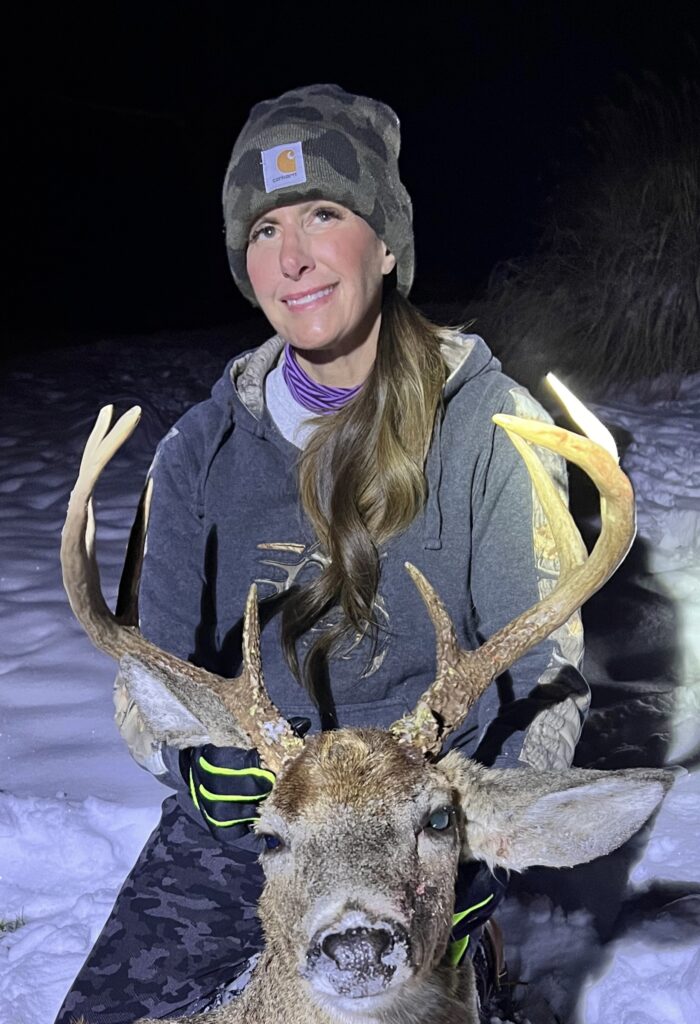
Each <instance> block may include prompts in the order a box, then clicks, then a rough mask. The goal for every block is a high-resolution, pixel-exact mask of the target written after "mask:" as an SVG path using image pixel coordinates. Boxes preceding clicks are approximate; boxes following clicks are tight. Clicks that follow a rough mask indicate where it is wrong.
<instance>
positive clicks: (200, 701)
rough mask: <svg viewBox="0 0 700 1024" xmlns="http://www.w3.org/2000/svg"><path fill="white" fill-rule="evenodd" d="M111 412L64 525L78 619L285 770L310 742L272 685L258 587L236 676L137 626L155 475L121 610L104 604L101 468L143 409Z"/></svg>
mask: <svg viewBox="0 0 700 1024" xmlns="http://www.w3.org/2000/svg"><path fill="white" fill-rule="evenodd" d="M112 412H113V408H112V406H111V405H109V406H105V407H104V408H103V409H102V410H101V411H100V414H99V416H98V417H97V421H96V423H95V426H94V427H93V430H92V433H91V434H90V437H89V439H88V442H87V444H86V445H85V451H84V453H83V458H82V461H81V464H80V472H79V474H78V479H77V481H76V484H75V487H74V489H73V492H72V494H71V496H70V501H69V503H68V513H67V516H66V522H65V526H64V527H63V534H62V540H61V565H62V568H63V585H64V587H65V589H66V593H67V594H68V600H69V601H70V604H71V607H72V609H73V611H74V613H75V616H76V618H77V619H78V621H79V622H80V624H81V625H82V626H83V628H84V629H85V631H86V633H87V634H88V636H89V637H90V639H91V640H92V642H93V643H94V644H95V646H96V647H98V648H100V650H102V651H104V652H105V653H106V654H110V655H111V656H112V657H114V658H116V659H117V660H119V662H120V665H121V667H122V670H123V671H124V672H125V673H126V675H127V677H129V678H132V679H134V678H135V679H138V678H139V677H140V676H143V675H145V676H148V677H151V678H153V677H155V678H157V679H158V680H159V681H160V682H161V683H162V685H163V686H164V687H165V688H166V690H167V691H168V692H169V693H171V694H172V695H173V696H174V697H175V699H176V700H177V701H178V702H179V704H181V705H183V706H184V707H185V708H186V709H187V711H189V712H190V714H191V715H192V716H193V718H194V720H195V721H196V722H197V723H201V724H202V725H203V726H204V728H205V730H206V732H207V733H208V735H209V737H210V738H211V740H212V742H214V743H217V744H219V745H235V746H246V747H248V746H254V747H257V748H258V751H259V753H260V756H261V758H262V760H263V761H264V762H265V763H266V764H267V765H268V767H269V768H270V769H271V770H272V771H275V772H278V771H279V770H280V769H281V768H282V767H283V766H284V764H285V763H286V762H287V761H288V760H289V759H290V758H291V757H294V756H295V755H296V754H298V753H299V751H300V750H301V748H302V746H303V740H300V739H299V738H298V737H297V736H295V735H294V733H293V732H292V729H291V727H290V726H289V723H288V722H287V721H286V720H285V719H284V718H283V717H282V715H281V714H280V713H279V711H278V710H277V708H276V707H275V705H274V704H273V703H272V701H271V700H270V698H269V697H268V695H267V692H266V690H265V683H264V680H263V674H262V666H261V662H260V624H259V620H258V606H257V596H256V588H255V586H254V585H253V586H252V587H251V588H250V591H249V593H248V600H247V602H246V609H245V618H244V625H243V668H242V670H241V674H240V675H239V676H237V678H236V679H224V678H222V677H221V676H218V675H215V674H214V673H212V672H207V671H206V670H205V669H202V668H199V667H197V666H195V665H192V664H190V662H187V661H182V660H181V659H180V658H176V657H175V656H174V655H172V654H169V653H168V652H167V651H163V650H161V649H160V648H158V647H156V646H155V645H154V644H152V643H150V641H148V640H146V639H145V638H144V637H143V636H142V635H141V633H140V632H139V630H138V629H137V627H136V625H135V622H136V621H137V616H136V600H137V588H138V578H139V576H140V567H141V561H142V558H143V540H144V538H145V534H146V525H147V520H148V509H149V505H150V494H151V481H150V480H149V482H148V484H147V485H146V489H145V490H144V495H143V497H142V500H141V503H140V505H139V512H138V513H137V517H136V521H135V523H134V527H133V529H132V540H131V541H130V543H129V553H128V555H127V565H126V566H125V577H126V579H125V578H124V577H123V578H122V585H121V587H120V599H119V603H118V609H119V614H117V615H115V614H113V613H112V612H111V611H110V609H109V608H108V606H107V603H106V602H105V599H104V597H103V595H102V590H101V586H100V574H99V569H98V567H97V561H96V558H95V519H94V514H93V509H92V494H93V491H94V489H95V485H96V483H97V480H98V478H99V476H100V473H101V472H102V470H103V469H104V467H105V466H106V465H107V463H108V462H109V461H110V459H111V458H112V457H113V455H114V454H115V453H116V452H117V451H118V450H119V448H121V446H122V445H123V444H124V442H125V441H126V440H127V439H128V438H129V437H130V436H131V434H132V433H133V431H134V429H135V427H136V425H137V423H138V421H139V418H140V416H141V410H140V408H139V407H138V406H134V407H133V408H132V409H129V411H128V412H126V413H124V415H123V416H122V417H121V418H120V419H119V420H118V421H117V422H116V424H115V425H114V426H113V427H112V429H111V430H110V429H109V428H110V424H111V422H112ZM132 541H134V543H132ZM121 606H123V608H124V610H123V611H122V607H121Z"/></svg>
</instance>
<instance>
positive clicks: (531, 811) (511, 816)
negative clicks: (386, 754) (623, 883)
mask: <svg viewBox="0 0 700 1024" xmlns="http://www.w3.org/2000/svg"><path fill="white" fill-rule="evenodd" d="M471 767H476V768H477V771H476V772H474V773H472V772H471V771H468V772H467V773H465V781H466V783H467V785H466V787H465V789H464V790H461V789H460V790H459V791H460V795H461V796H462V807H463V811H464V815H465V837H466V845H467V849H468V851H469V853H470V855H471V856H473V857H476V858H478V859H480V860H485V861H487V862H488V863H489V864H491V865H495V864H498V865H501V866H502V867H505V868H510V869H512V870H515V871H522V870H523V869H524V868H527V867H532V866H534V865H540V866H543V867H557V868H560V867H572V866H573V865H574V864H583V863H586V862H587V861H590V860H594V859H595V858H596V857H602V856H603V855H604V854H606V853H610V852H611V851H612V850H616V849H617V848H618V846H622V844H623V843H624V842H626V840H627V839H629V838H630V836H632V835H634V833H635V832H636V831H637V830H638V829H639V828H641V826H642V825H643V824H644V822H645V821H646V820H647V818H648V817H649V815H650V814H651V813H652V812H653V811H654V810H655V809H656V808H657V807H658V805H659V803H660V802H661V800H662V798H663V796H664V793H665V792H666V790H667V789H668V788H669V786H670V785H671V784H672V782H673V779H674V773H673V772H671V771H665V770H663V769H637V770H631V769H627V770H623V771H617V772H601V771H586V770H581V769H573V768H572V769H570V770H568V771H563V772H536V771H532V770H530V769H528V768H522V769H510V770H506V771H503V770H501V771H499V770H489V769H479V768H478V767H477V766H471Z"/></svg>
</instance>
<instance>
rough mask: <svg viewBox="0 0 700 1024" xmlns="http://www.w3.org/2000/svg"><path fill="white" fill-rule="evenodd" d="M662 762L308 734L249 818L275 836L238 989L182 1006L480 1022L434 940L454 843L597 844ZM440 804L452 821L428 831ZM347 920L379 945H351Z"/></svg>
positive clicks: (319, 1018)
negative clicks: (590, 760) (505, 764)
mask: <svg viewBox="0 0 700 1024" xmlns="http://www.w3.org/2000/svg"><path fill="white" fill-rule="evenodd" d="M672 778H673V776H672V773H671V772H669V771H664V770H655V769H640V770H624V771H617V772H602V771H587V770H580V769H569V770H565V771H561V772H544V773H542V772H537V771H534V770H531V769H528V768H525V767H523V768H521V769H511V770H497V769H488V768H484V767H482V766H480V765H478V764H476V763H474V762H472V761H469V760H467V759H465V758H463V757H461V756H460V755H459V754H456V753H451V754H448V755H447V756H446V757H445V758H444V759H443V760H442V761H440V762H439V763H437V764H430V763H429V762H428V761H426V760H425V758H423V757H422V756H421V755H420V753H419V752H417V751H416V750H415V749H412V748H410V747H403V746H400V745H399V744H398V743H397V742H396V741H395V740H394V739H393V738H392V737H391V736H390V735H389V734H387V733H386V732H382V731H380V730H374V729H367V730H341V731H338V732H333V733H322V734H320V735H317V736H314V737H312V738H311V739H310V740H309V741H308V742H307V745H306V747H305V749H304V750H303V752H302V753H301V754H300V755H299V756H298V757H297V758H296V759H295V760H294V761H293V762H292V763H291V764H290V766H289V767H288V768H287V769H286V770H285V771H284V772H283V773H282V775H281V776H280V777H279V779H278V781H277V783H276V785H275V788H274V790H273V793H272V795H271V796H270V798H269V799H268V800H267V801H266V803H265V805H264V809H263V811H262V816H261V818H260V821H259V823H258V827H257V831H258V833H259V834H260V835H261V836H266V835H268V836H269V835H273V836H277V837H279V838H280V839H281V841H282V845H281V846H280V847H279V848H278V849H272V850H268V849H266V850H265V851H264V852H263V854H262V855H261V861H262V864H263V868H264V872H265V877H266V883H265V887H264V891H263V893H262V897H261V900H260V908H259V910H260V918H261V920H262V923H263V927H264V932H265V937H266V948H265V951H264V953H263V955H262V957H261V959H260V961H259V963H258V965H257V967H256V968H255V971H254V973H253V976H252V978H251V981H250V982H249V984H248V985H247V987H246V988H245V990H244V991H243V993H242V994H241V995H240V997H239V998H238V999H237V1000H235V1001H234V1002H233V1003H231V1004H229V1005H228V1006H226V1007H223V1008H221V1009H218V1010H214V1011H209V1012H206V1013H203V1014H198V1015H195V1016H193V1017H186V1018H184V1020H185V1021H190V1022H197V1024H243V1022H245V1024H272V1022H275V1024H277V1022H280V1024H281V1022H285V1024H360V1022H363V1024H457V1022H460V1024H478V1022H479V1014H478V1009H477V1000H476V994H475V987H474V975H473V969H472V966H471V961H470V960H469V959H468V958H465V960H464V961H463V964H462V965H461V966H460V968H459V969H458V970H457V969H455V968H452V967H451V966H450V965H449V963H448V960H447V959H446V956H445V953H446V950H447V945H448V939H449V933H450V927H451V916H452V911H453V901H454V883H455V876H456V872H457V866H458V862H459V860H460V858H462V859H471V858H478V859H482V860H485V861H487V862H488V863H489V864H490V865H492V866H494V865H497V864H498V865H501V866H502V867H505V868H508V869H511V870H516V871H521V870H523V869H524V868H526V867H528V866H530V865H535V864H538V865H544V866H550V867H569V866H571V865H574V864H578V863H583V862H585V861H589V860H593V859H594V858H596V857H599V856H602V855H604V854H606V853H608V852H610V851H611V850H614V849H615V848H617V847H618V846H620V845H621V844H622V843H624V842H625V840H626V839H628V838H629V837H630V836H631V835H632V834H633V833H634V832H636V831H637V829H638V828H639V827H640V826H641V825H642V824H643V823H644V821H645V820H646V819H647V818H648V817H649V815H650V814H651V813H652V811H653V810H654V809H655V807H656V806H657V805H658V803H659V802H660V800H661V798H662V796H663V794H664V792H665V790H666V789H667V788H668V786H669V785H670V782H671V781H672ZM442 808H449V810H450V824H449V826H448V827H447V828H446V829H445V830H444V831H435V830H434V829H431V828H430V826H429V818H430V815H431V813H432V812H434V811H436V810H440V809H442ZM352 929H365V930H366V931H365V932H361V933H360V935H361V936H362V935H367V936H373V935H374V936H377V935H378V936H381V938H382V940H383V942H384V943H385V944H386V946H387V948H386V949H385V950H383V951H382V952H377V951H376V950H373V949H372V948H371V944H369V943H368V942H364V943H363V940H362V938H360V939H359V940H357V939H355V940H354V941H355V945H353V938H352ZM324 942H325V943H326V946H325V947H324ZM329 942H330V944H331V945H329ZM334 942H335V943H338V945H339V948H340V953H339V952H338V949H337V948H336V947H335V946H333V945H332V944H333V943H334ZM345 942H347V943H348V946H347V948H345V947H344V946H343V943H345ZM358 942H359V944H358ZM326 949H331V950H332V952H335V954H336V956H337V962H336V960H334V959H333V958H332V956H331V955H327V953H326V952H325V951H324V950H326ZM182 1020H183V1018H180V1021H182ZM173 1022H174V1019H173ZM138 1024H155V1022H153V1021H150V1020H146V1019H142V1020H141V1021H139V1022H138ZM165 1024H169V1022H165Z"/></svg>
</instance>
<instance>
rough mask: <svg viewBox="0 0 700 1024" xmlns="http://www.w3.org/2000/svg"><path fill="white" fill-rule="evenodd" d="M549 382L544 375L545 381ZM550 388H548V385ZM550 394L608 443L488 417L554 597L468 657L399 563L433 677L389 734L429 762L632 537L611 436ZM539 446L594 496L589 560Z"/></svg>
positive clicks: (418, 578) (590, 590) (628, 492)
mask: <svg viewBox="0 0 700 1024" xmlns="http://www.w3.org/2000/svg"><path fill="white" fill-rule="evenodd" d="M550 377H551V375H550ZM552 383H553V382H552ZM553 386H555V389H556V390H557V392H558V394H559V396H560V398H561V399H562V401H563V402H564V405H565V406H566V407H567V409H568V410H569V412H570V413H571V415H572V418H574V419H576V420H577V422H578V423H579V425H580V426H581V427H582V428H583V429H585V430H586V433H587V434H589V435H590V434H592V433H596V434H597V436H598V437H600V438H601V439H606V438H607V439H608V441H607V447H608V449H610V448H612V451H610V450H606V448H604V447H602V445H601V444H598V443H596V442H595V441H592V440H590V439H589V437H581V436H580V435H578V434H572V433H570V432H569V431H568V430H563V429H561V428H560V427H556V426H553V425H551V424H549V423H543V422H540V421H538V420H525V419H520V418H518V417H516V416H505V415H499V416H494V417H493V420H494V422H495V423H496V424H497V425H498V426H499V427H502V428H503V429H504V430H505V431H506V433H507V434H508V437H509V438H510V439H511V441H512V442H513V444H514V445H515V447H516V448H517V450H518V452H519V453H520V455H521V456H522V458H523V460H524V461H525V465H526V467H527V470H528V473H529V474H530V477H531V479H532V482H533V485H534V488H535V491H536V493H537V496H538V498H539V500H540V503H541V504H542V507H543V509H544V512H545V514H546V516H547V520H548V522H549V524H550V527H551V529H552V533H553V535H554V540H555V542H556V545H557V549H558V552H559V556H560V578H559V583H558V585H557V587H556V588H555V590H554V591H552V593H551V594H549V595H548V596H547V597H545V598H543V599H542V600H541V601H539V602H538V603H537V604H535V605H533V606H532V607H531V608H528V609H527V611H524V612H523V613H522V614H521V615H518V616H517V618H515V619H513V621H512V622H510V623H508V625H506V626H504V627H503V628H502V629H500V630H499V631H498V632H497V633H495V634H494V635H493V636H492V637H491V638H490V639H489V640H487V641H486V642H485V643H484V644H483V645H482V646H481V647H480V648H478V649H477V650H475V651H465V650H462V649H461V648H460V647H459V645H458V643H457V637H456V634H455V629H454V626H453V624H452V622H451V620H450V617H449V615H448V613H447V611H446V609H445V606H444V605H443V603H442V601H441V600H440V598H439V597H438V595H437V594H436V593H435V591H434V590H433V588H432V587H431V586H430V584H429V583H428V581H427V580H426V579H425V577H424V576H423V574H422V573H421V572H419V570H418V569H416V568H415V566H413V565H411V564H410V563H406V568H407V569H408V571H409V573H410V574H411V577H412V579H413V581H414V583H415V584H416V586H417V587H418V590H419V592H420V595H421V597H422V598H423V601H424V602H425V605H426V608H427V609H428V614H429V615H430V618H431V620H432V622H433V625H434V627H435V635H436V639H437V651H436V662H437V670H436V677H435V680H434V682H433V683H432V685H431V686H430V687H429V689H428V690H426V692H425V693H424V694H423V695H422V697H421V698H420V700H419V701H418V703H417V705H416V707H415V708H414V710H413V711H412V712H411V713H410V714H408V715H405V716H404V717H403V718H401V719H399V721H398V722H395V723H394V724H393V725H392V726H391V728H390V732H391V733H392V734H393V735H394V736H395V737H396V739H397V740H398V741H399V742H400V743H404V744H409V745H411V746H416V747H418V748H419V749H420V750H422V751H423V753H426V754H432V755H437V754H438V753H439V751H440V748H441V746H442V743H443V740H444V739H445V738H446V737H447V735H448V734H449V733H451V732H453V731H454V730H455V729H456V728H457V727H458V726H459V725H460V724H461V723H462V722H463V721H464V719H465V718H466V716H467V713H468V711H469V709H470V708H471V706H472V705H473V704H474V702H475V701H476V700H477V698H478V697H480V696H481V694H482V693H483V692H484V690H486V689H487V687H488V686H489V684H490V683H491V681H492V680H493V679H495V678H496V677H497V676H499V675H500V674H501V673H502V672H505V671H506V669H508V668H509V667H510V666H511V665H512V664H514V662H516V661H517V660H518V658H520V657H522V655H523V654H524V653H525V652H526V651H528V650H530V648H531V647H534V646H535V645H536V644H538V643H539V642H540V641H541V640H543V639H544V638H545V637H547V636H549V634H550V633H552V632H553V631H554V630H555V629H557V628H558V627H559V626H561V625H562V624H563V623H564V622H566V620H567V619H568V618H569V616H570V615H571V614H572V613H573V612H575V611H576V609H577V608H580V606H581V605H582V604H583V603H584V602H585V601H587V600H588V598H589V597H590V596H591V595H592V594H594V593H595V592H596V591H597V590H599V589H600V587H602V586H603V584H604V583H605V582H606V580H608V579H609V578H610V576H612V574H613V572H614V571H615V569H616V568H617V567H618V565H619V564H620V562H621V561H622V560H623V558H624V557H625V555H626V554H627V552H628V550H629V548H630V545H631V543H632V540H633V539H634V533H635V513H634V494H633V492H632V485H631V484H630V482H629V480H628V478H627V477H626V476H625V474H624V473H623V472H622V470H621V469H620V467H619V466H618V464H617V451H616V449H615V444H614V441H613V440H612V437H611V436H610V435H609V434H608V432H607V431H606V430H605V428H604V427H603V425H602V424H601V423H600V422H599V421H598V420H597V419H596V418H595V416H593V414H592V413H590V412H589V411H588V410H586V409H585V408H584V407H583V406H581V404H580V403H578V401H577V400H576V399H574V403H575V407H574V403H572V402H571V398H573V396H571V397H569V393H568V392H566V389H564V388H563V386H561V385H559V383H558V382H556V385H555V384H554V383H553ZM527 441H531V442H532V443H535V444H538V445H541V446H542V447H543V448H549V449H550V450H551V451H555V452H558V453H559V454H560V455H562V456H563V457H564V458H566V459H568V460H569V461H570V462H574V463H575V464H576V465H577V466H580V468H581V469H583V470H584V471H585V472H586V473H587V474H588V476H590V478H591V479H592V480H593V482H594V483H595V485H596V487H597V488H598V491H599V492H600V498H601V500H600V508H601V532H600V536H599V537H598V540H597V542H596V545H595V547H594V549H593V551H592V552H591V554H590V556H588V557H587V556H586V549H585V547H584V545H583V541H582V540H581V536H580V534H579V532H578V530H577V528H576V526H575V524H574V521H573V519H572V518H571V516H570V514H569V512H568V509H567V508H566V506H565V504H564V502H563V501H562V500H561V498H560V496H559V494H558V492H557V490H556V488H555V486H554V483H553V481H552V479H551V478H550V476H549V475H548V473H547V472H546V470H545V469H544V467H543V466H542V463H541V462H540V460H539V458H538V457H537V455H536V454H535V452H534V451H533V449H532V448H530V447H529V445H528V444H527V443H526V442H527Z"/></svg>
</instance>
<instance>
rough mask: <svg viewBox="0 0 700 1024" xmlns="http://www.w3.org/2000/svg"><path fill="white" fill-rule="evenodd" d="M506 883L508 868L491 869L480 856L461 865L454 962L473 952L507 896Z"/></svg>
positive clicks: (452, 950) (451, 949) (451, 947)
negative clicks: (482, 931) (488, 922)
mask: <svg viewBox="0 0 700 1024" xmlns="http://www.w3.org/2000/svg"><path fill="white" fill-rule="evenodd" d="M507 885H508V872H507V871H505V870H504V869H503V868H494V869H493V871H491V869H490V868H489V867H488V865H487V864H485V863H484V862H483V861H480V860H474V861H465V862H464V863H462V864H460V865H459V870H458V871H457V880H456V882H455V908H454V913H453V915H452V932H451V934H450V945H449V957H450V960H451V962H452V963H453V964H454V965H457V964H458V963H460V962H461V960H462V958H463V956H464V955H465V953H467V952H468V953H469V955H473V952H474V945H475V944H476V943H477V942H478V940H479V937H480V935H481V930H482V928H483V926H484V925H485V924H486V922H487V921H488V919H489V918H490V917H491V914H493V912H494V910H495V909H496V907H497V906H498V904H499V903H500V902H501V900H502V899H503V897H504V896H505V894H506V888H507ZM472 939H473V941H471V940H472Z"/></svg>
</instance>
